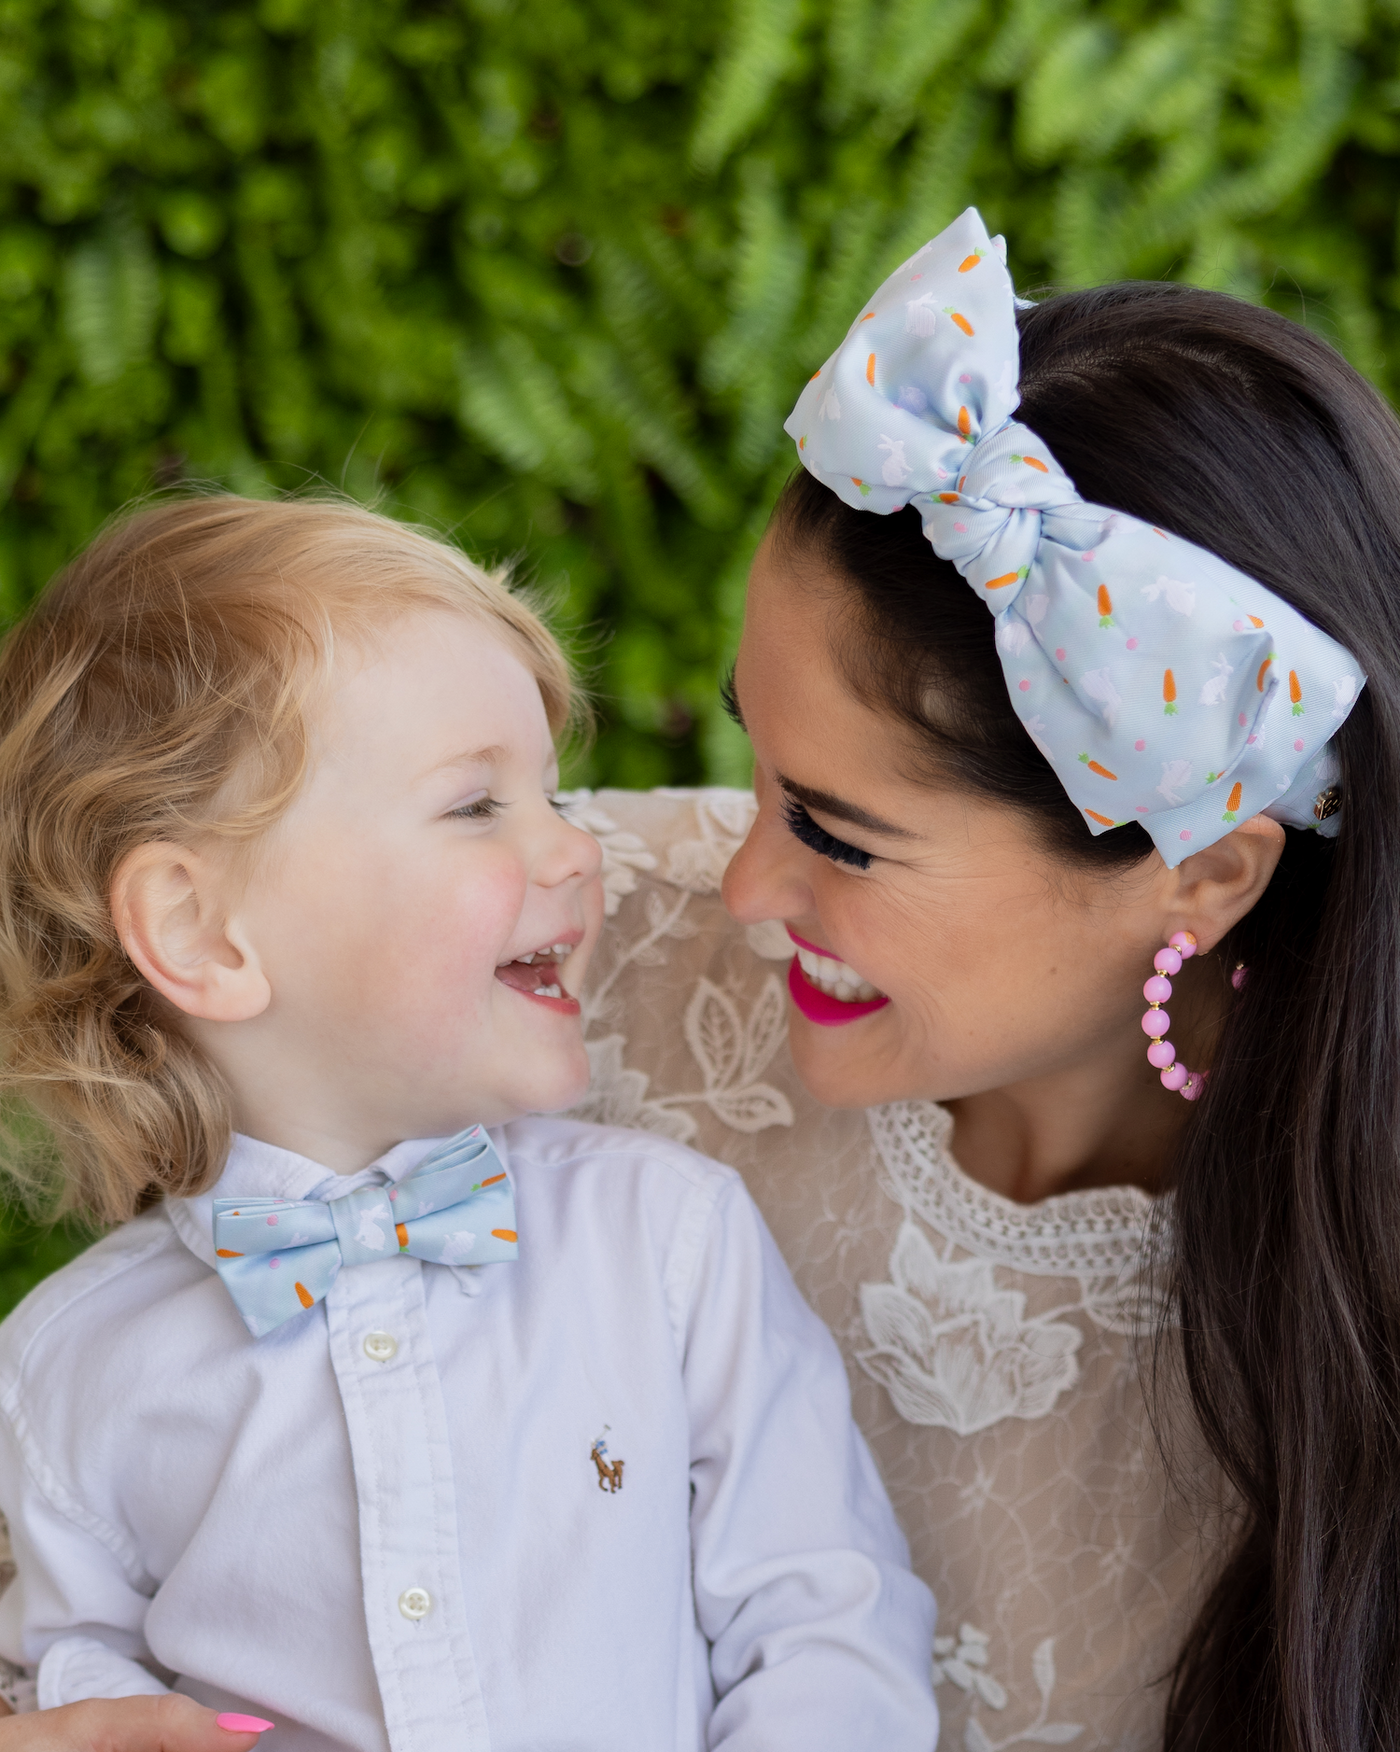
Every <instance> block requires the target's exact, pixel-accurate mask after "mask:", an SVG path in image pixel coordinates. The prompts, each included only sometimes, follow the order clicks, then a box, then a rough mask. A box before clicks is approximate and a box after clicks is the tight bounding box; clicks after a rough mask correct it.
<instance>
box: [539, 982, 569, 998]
mask: <svg viewBox="0 0 1400 1752" xmlns="http://www.w3.org/2000/svg"><path fill="white" fill-rule="evenodd" d="M563 995H564V993H563V991H562V990H561V989H560V987H559V986H558V985H557V984H556V985H547V986H540V988H539V989H538V990H537V991H536V993H535V996H536V997H537V998H562V997H563Z"/></svg>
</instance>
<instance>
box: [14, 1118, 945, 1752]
mask: <svg viewBox="0 0 1400 1752" xmlns="http://www.w3.org/2000/svg"><path fill="white" fill-rule="evenodd" d="M492 1137H493V1141H494V1142H495V1144H496V1147H497V1149H498V1151H499V1152H500V1155H501V1157H502V1160H503V1161H504V1162H505V1164H506V1166H507V1168H508V1170H509V1172H510V1175H511V1179H512V1181H513V1183H514V1188H515V1197H516V1210H517V1221H518V1227H519V1232H520V1258H519V1260H518V1261H516V1262H514V1263H511V1264H502V1265H489V1266H482V1267H477V1268H471V1269H468V1268H462V1269H458V1270H454V1269H451V1268H448V1267H445V1266H438V1265H425V1264H423V1263H421V1262H419V1261H418V1260H415V1259H412V1258H409V1257H407V1256H400V1257H397V1258H394V1259H390V1260H387V1261H384V1262H383V1263H376V1264H372V1265H357V1266H353V1267H347V1268H345V1269H343V1270H342V1271H341V1273H340V1275H339V1276H338V1277H337V1279H336V1281H335V1283H334V1285H333V1286H332V1288H331V1291H330V1293H329V1295H328V1296H327V1297H326V1299H325V1301H324V1302H323V1303H318V1304H317V1305H316V1306H315V1307H313V1308H312V1309H310V1310H309V1311H308V1312H306V1313H304V1314H300V1315H297V1316H296V1317H294V1318H293V1319H291V1320H289V1321H287V1322H286V1323H285V1324H284V1325H283V1326H281V1327H279V1328H278V1329H277V1330H276V1331H274V1332H273V1333H271V1334H270V1335H268V1336H267V1337H265V1338H262V1339H253V1338H251V1337H250V1336H249V1334H248V1332H247V1330H246V1328H245V1327H244V1325H243V1323H242V1321H241V1319H240V1318H239V1316H238V1313H237V1311H236V1310H235V1308H234V1306H233V1303H232V1301H231V1300H230V1298H229V1295H228V1292H227V1291H226V1290H225V1288H224V1286H223V1284H222V1282H221V1281H220V1279H219V1278H218V1277H217V1275H216V1274H215V1271H214V1269H213V1267H214V1251H213V1242H212V1229H211V1223H212V1212H211V1205H212V1200H213V1198H214V1197H215V1196H219V1197H238V1198H248V1197H254V1196H272V1197H282V1198H292V1199H297V1198H328V1197H333V1196H335V1195H337V1194H339V1193H343V1192H346V1191H349V1190H352V1189H353V1188H355V1187H356V1186H360V1185H364V1184H371V1183H382V1182H383V1180H384V1179H385V1178H387V1179H399V1178H401V1177H402V1176H403V1175H404V1174H406V1173H407V1172H408V1171H409V1170H410V1169H411V1168H412V1167H413V1166H415V1165H416V1163H417V1162H419V1161H420V1160H421V1159H422V1158H423V1156H424V1155H425V1154H426V1153H427V1151H428V1149H429V1148H431V1147H432V1144H431V1142H424V1141H418V1142H414V1143H407V1144H401V1145H399V1146H398V1148H396V1149H395V1150H392V1151H391V1152H390V1153H389V1154H388V1155H387V1156H386V1157H384V1158H383V1160H382V1161H381V1162H380V1163H378V1164H376V1166H375V1168H374V1169H371V1170H367V1171H366V1173H365V1174H364V1175H361V1176H356V1177H354V1178H353V1179H352V1178H347V1177H340V1176H336V1175H334V1174H331V1173H329V1172H328V1171H327V1170H326V1169H325V1168H324V1167H322V1166H320V1165H319V1164H317V1163H315V1162H311V1161H308V1160H307V1159H306V1158H304V1157H301V1156H296V1155H293V1154H291V1153H290V1152H288V1151H285V1150H279V1149H274V1148H272V1147H270V1146H268V1145H265V1144H260V1143H256V1142H253V1141H251V1140H250V1139H247V1138H239V1139H237V1140H236V1141H235V1145H234V1148H233V1151H232V1153H231V1155H230V1158H229V1162H228V1166H227V1168H226V1171H225V1173H224V1175H223V1177H222V1179H221V1180H220V1182H219V1184H218V1186H217V1187H216V1188H215V1189H214V1192H213V1193H211V1194H209V1195H207V1196H205V1197H203V1198H199V1199H189V1200H181V1201H178V1202H175V1203H170V1204H167V1205H165V1206H163V1207H160V1208H157V1209H155V1210H153V1211H151V1212H149V1213H147V1214H146V1215H145V1216H142V1217H139V1218H138V1219H137V1220H136V1221H135V1222H133V1223H129V1224H127V1225H126V1226H125V1227H124V1228H122V1229H119V1230H118V1231H117V1232H116V1233H115V1234H112V1235H110V1236H108V1237H106V1238H105V1239H104V1240H102V1241H100V1242H99V1243H98V1244H97V1245H96V1246H95V1247H93V1248H92V1249H91V1250H90V1251H89V1252H88V1253H86V1254H84V1255H83V1256H82V1257H81V1258H80V1259H78V1260H76V1261H74V1262H73V1263H72V1264H71V1265H69V1266H67V1267H65V1268H64V1269H63V1270H62V1271H60V1272H59V1273H57V1274H56V1275H55V1276H54V1277H52V1278H50V1279H48V1280H47V1281H46V1282H45V1283H43V1284H41V1285H40V1286H39V1288H38V1289H37V1290H35V1291H34V1293H33V1294H32V1295H31V1296H30V1297H29V1298H28V1299H27V1300H26V1301H25V1302H24V1303H23V1304H22V1305H21V1307H20V1308H19V1309H17V1310H16V1312H15V1313H14V1314H12V1315H11V1316H10V1318H9V1319H8V1320H7V1321H6V1322H5V1324H4V1326H3V1328H0V1509H3V1511H4V1513H5V1514H6V1516H8V1518H9V1522H10V1527H11V1531H12V1535H13V1539H14V1545H15V1553H16V1557H17V1560H18V1563H19V1576H18V1579H17V1580H16V1581H15V1582H14V1583H13V1585H12V1586H11V1587H10V1588H9V1589H8V1590H7V1591H6V1593H5V1594H4V1596H3V1598H0V1655H4V1656H6V1657H8V1658H9V1659H11V1660H16V1661H22V1662H25V1663H29V1664H32V1663H34V1662H38V1663H39V1695H40V1701H41V1703H42V1704H44V1705H46V1706H47V1705H51V1704H59V1703H67V1702H71V1701H75V1700H77V1699H79V1698H82V1697H92V1696H115V1695H120V1694H122V1693H124V1692H130V1691H136V1690H157V1689H160V1684H161V1680H162V1679H163V1680H168V1681H170V1682H171V1683H175V1684H177V1685H178V1687H179V1689H180V1690H182V1691H186V1692H189V1693H191V1694H192V1695H193V1696H195V1697H197V1698H199V1699H200V1700H201V1701H203V1702H207V1703H210V1704H213V1705H216V1706H217V1707H219V1708H225V1709H228V1708H232V1709H240V1710H248V1711H253V1712H256V1713H260V1714H265V1715H268V1716H271V1717H272V1718H273V1719H274V1720H275V1721H276V1722H277V1723H278V1731H277V1736H276V1738H277V1744H278V1747H279V1749H280V1752H329V1749H330V1748H346V1747H351V1748H356V1749H358V1752H385V1749H386V1748H391V1749H392V1752H440V1749H443V1748H449V1747H450V1748H453V1749H454V1752H455V1749H460V1752H488V1749H489V1752H565V1749H568V1752H591V1749H594V1748H596V1749H598V1752H602V1749H604V1748H606V1749H607V1752H667V1749H669V1748H676V1749H678V1752H680V1749H690V1748H699V1747H724V1748H726V1749H730V1752H743V1749H752V1752H759V1749H760V1748H761V1749H762V1752H778V1749H781V1748H786V1747H791V1748H794V1749H797V1748H801V1749H802V1752H825V1749H828V1748H829V1749H830V1752H856V1749H860V1748H866V1747H879V1748H880V1749H881V1752H905V1749H906V1748H907V1749H908V1752H930V1748H932V1746H933V1744H934V1741H935V1738H936V1734H937V1716H936V1711H935V1707H934V1702H933V1695H932V1691H931V1687H930V1666H929V1649H930V1643H931V1639H932V1633H933V1616H934V1614H933V1602H932V1599H931V1598H930V1596H929V1594H928V1592H927V1590H926V1589H925V1588H924V1586H923V1584H922V1583H920V1582H919V1581H918V1580H917V1579H916V1578H915V1577H914V1576H912V1575H911V1574H910V1573H909V1571H908V1570H907V1568H906V1567H905V1566H906V1552H905V1545H904V1540H903V1538H902V1536H901V1534H900V1532H899V1530H898V1527H897V1526H896V1524H895V1521H894V1518H893V1515H892V1513H891V1511H890V1508H889V1504H888V1502H887V1500H886V1497H885V1495H884V1491H883V1489H882V1488H881V1485H880V1482H879V1480H878V1478H877V1476H876V1474H875V1471H874V1467H873V1465H872V1462H871V1460H870V1456H869V1454H868V1452H867V1450H866V1448H865V1445H864V1443H863V1442H862V1441H861V1439H860V1437H859V1435H858V1434H857V1432H856V1430H855V1428H854V1426H853V1425H852V1423H851V1419H850V1409H849V1400H848V1392H847V1383H846V1378H845V1374H844V1370H843V1367H842V1364H841V1360H840V1357H839V1354H838V1352H837V1350H836V1347H835V1345H834V1343H833V1342H832V1339H831V1337H830V1335H829V1334H828V1333H827V1331H826V1329H825V1328H824V1327H823V1326H822V1325H821V1323H820V1321H818V1320H817V1318H816V1316H815V1315H813V1314H812V1313H811V1311H810V1310H809V1309H808V1308H807V1306H806V1304H805V1303H804V1302H803V1301H802V1299H801V1297H800V1296H799V1295H798V1293H797V1290H796V1289H795V1287H794V1285H793V1283H792V1280H791V1278H790V1277H789V1275H788V1272H787V1269H786V1267H785V1266H784V1264H783V1262H782V1260H781V1259H780V1258H779V1257H778V1254H777V1252H776V1250H775V1248H774V1246H773V1243H772V1240H771V1238H770V1237H769V1235H768V1233H767V1231H766V1229H765V1228H764V1225H763V1222H762V1219H761V1218H760V1217H759V1215H758V1212H757V1210H756V1209H755V1207H754V1205H753V1204H752V1202H751V1200H750V1199H749V1197H748V1195H747V1193H746V1192H745V1190H744V1188H743V1185H742V1184H741V1182H740V1181H739V1179H738V1177H737V1176H736V1175H735V1174H734V1173H733V1172H732V1171H731V1170H729V1169H727V1168H723V1167H721V1166H720V1165H719V1164H717V1163H714V1162H710V1161H707V1160H705V1159H704V1158H703V1157H700V1156H697V1155H695V1154H694V1153H693V1152H692V1151H689V1150H687V1149H684V1148H682V1147H681V1146H679V1145H675V1144H671V1143H668V1142H666V1141H665V1140H662V1139H658V1138H656V1137H652V1136H648V1135H645V1134H642V1133H635V1132H620V1131H607V1130H602V1129H600V1128H598V1127H594V1126H588V1125H584V1124H581V1123H577V1122H574V1121H564V1120H522V1121H519V1122H517V1123H515V1124H513V1125H509V1126H506V1127H504V1128H502V1129H501V1130H499V1131H495V1132H493V1133H492ZM599 1442H601V1443H602V1444H603V1445H604V1456H603V1457H604V1458H605V1459H606V1461H607V1463H608V1464H609V1465H611V1464H612V1463H613V1462H614V1461H617V1462H621V1464H622V1482H621V1487H620V1488H618V1489H613V1488H611V1486H612V1480H611V1479H610V1478H608V1477H606V1476H605V1475H604V1473H603V1469H602V1467H601V1466H600V1465H599V1464H598V1463H597V1462H595V1460H594V1458H593V1457H592V1450H593V1448H594V1445H595V1443H599ZM605 1484H606V1485H607V1486H608V1488H606V1489H604V1488H601V1487H602V1486H603V1485H605ZM154 1674H158V1675H159V1676H160V1677H159V1678H157V1677H154V1676H153V1675H154Z"/></svg>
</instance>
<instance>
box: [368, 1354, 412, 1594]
mask: <svg viewBox="0 0 1400 1752" xmlns="http://www.w3.org/2000/svg"><path fill="white" fill-rule="evenodd" d="M398 1348H399V1341H398V1339H396V1338H395V1337H394V1335H393V1333H392V1332H371V1333H367V1334H366V1336H365V1355H366V1356H367V1357H368V1358H369V1360H370V1361H371V1362H372V1363H387V1362H388V1361H389V1359H390V1357H392V1356H394V1355H395V1354H396V1353H397V1351H398ZM425 1610H426V1608H425ZM420 1617H421V1614H420Z"/></svg>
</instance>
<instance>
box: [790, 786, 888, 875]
mask: <svg viewBox="0 0 1400 1752" xmlns="http://www.w3.org/2000/svg"><path fill="white" fill-rule="evenodd" d="M782 810H783V820H784V822H785V823H786V824H787V829H788V832H789V833H791V834H794V835H795V836H796V837H797V838H798V839H800V840H801V841H802V843H803V845H804V846H808V847H810V848H811V850H812V851H814V852H820V853H821V855H822V857H824V858H830V859H831V861H832V863H833V864H847V865H849V866H850V867H851V868H852V869H854V870H868V869H869V868H870V866H871V864H872V863H874V861H875V860H874V858H873V857H872V856H871V854H870V853H869V852H863V851H861V849H860V847H859V846H852V845H848V844H847V843H846V841H845V840H843V839H837V837H836V835H835V834H834V833H828V832H827V831H826V829H825V828H824V827H821V826H819V825H818V824H817V823H816V822H815V821H813V820H812V818H811V816H810V815H809V814H808V813H807V811H806V810H805V809H804V808H803V807H802V805H801V804H800V803H799V802H798V801H797V799H796V798H795V797H784V798H783V802H782Z"/></svg>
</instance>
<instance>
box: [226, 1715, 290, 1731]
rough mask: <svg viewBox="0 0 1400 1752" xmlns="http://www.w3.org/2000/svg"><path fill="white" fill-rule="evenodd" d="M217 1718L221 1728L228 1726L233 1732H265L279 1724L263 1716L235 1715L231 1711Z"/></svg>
mask: <svg viewBox="0 0 1400 1752" xmlns="http://www.w3.org/2000/svg"><path fill="white" fill-rule="evenodd" d="M215 1719H216V1721H217V1722H218V1725H219V1726H220V1727H221V1728H227V1729H228V1731H229V1733H231V1734H265V1733H266V1732H267V1730H268V1729H269V1728H275V1727H276V1726H277V1724H276V1722H265V1721H264V1720H263V1719H262V1717H261V1716H245V1715H233V1714H232V1713H229V1712H225V1713H224V1714H223V1715H221V1716H217V1717H216V1718H215Z"/></svg>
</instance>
